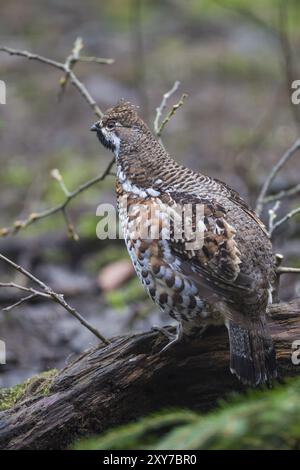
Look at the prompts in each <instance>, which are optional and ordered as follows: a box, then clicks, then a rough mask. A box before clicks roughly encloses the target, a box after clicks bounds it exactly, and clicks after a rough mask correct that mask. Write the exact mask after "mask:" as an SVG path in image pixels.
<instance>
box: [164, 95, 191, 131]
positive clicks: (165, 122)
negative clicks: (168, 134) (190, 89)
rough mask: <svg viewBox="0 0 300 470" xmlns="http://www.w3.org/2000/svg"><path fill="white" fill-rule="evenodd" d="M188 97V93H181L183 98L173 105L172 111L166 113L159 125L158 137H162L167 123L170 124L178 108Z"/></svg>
mask: <svg viewBox="0 0 300 470" xmlns="http://www.w3.org/2000/svg"><path fill="white" fill-rule="evenodd" d="M186 97H187V94H186V93H183V94H182V95H181V98H180V100H179V101H178V103H176V104H174V105H173V106H172V108H171V109H170V111H169V112H168V114H167V115H166V117H165V118H164V119H163V121H162V123H161V124H160V126H159V129H158V132H157V137H161V134H162V132H163V130H164V128H165V126H166V124H168V122H169V121H170V119H171V118H172V117H173V116H174V115H175V114H176V112H177V110H178V109H179V108H180V107H181V106H182V105H183V103H184V100H185V98H186Z"/></svg>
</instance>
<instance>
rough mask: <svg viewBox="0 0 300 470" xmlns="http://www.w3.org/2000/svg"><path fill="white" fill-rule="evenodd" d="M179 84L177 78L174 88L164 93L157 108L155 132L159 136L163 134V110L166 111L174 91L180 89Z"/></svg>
mask: <svg viewBox="0 0 300 470" xmlns="http://www.w3.org/2000/svg"><path fill="white" fill-rule="evenodd" d="M179 85H180V82H179V81H178V80H177V81H176V82H175V83H174V85H173V86H172V88H171V89H170V90H169V91H167V92H166V93H165V94H164V95H163V98H162V100H161V103H160V105H159V107H158V108H156V116H155V119H154V132H155V134H156V135H157V136H158V137H159V136H160V134H161V132H160V120H161V118H162V115H163V112H164V110H165V108H166V106H167V102H168V99H169V98H170V97H171V96H172V95H174V93H175V92H176V91H177V90H178V88H179Z"/></svg>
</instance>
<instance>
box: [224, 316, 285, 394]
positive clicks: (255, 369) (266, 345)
mask: <svg viewBox="0 0 300 470" xmlns="http://www.w3.org/2000/svg"><path fill="white" fill-rule="evenodd" d="M239 320H241V315H234V316H233V317H232V318H231V319H230V320H228V322H227V324H226V326H227V329H228V333H229V342H230V370H231V372H232V373H233V374H235V375H236V376H237V377H238V378H239V379H240V380H241V381H242V382H243V383H244V384H247V385H251V386H252V387H255V386H257V385H260V384H263V383H270V382H271V381H272V379H274V378H276V377H277V368H276V353H275V349H274V345H273V341H272V338H271V336H270V333H269V331H268V327H267V324H266V319H265V316H262V317H260V318H257V319H255V320H252V321H251V323H250V324H248V323H247V324H246V325H245V324H243V322H242V321H239Z"/></svg>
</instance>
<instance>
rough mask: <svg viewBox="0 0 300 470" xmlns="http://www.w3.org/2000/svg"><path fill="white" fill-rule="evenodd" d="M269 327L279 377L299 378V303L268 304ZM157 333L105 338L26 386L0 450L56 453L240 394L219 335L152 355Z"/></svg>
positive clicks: (0, 432)
mask: <svg viewBox="0 0 300 470" xmlns="http://www.w3.org/2000/svg"><path fill="white" fill-rule="evenodd" d="M269 323H270V328H271V332H272V336H273V339H274V341H275V346H276V351H277V357H278V365H279V373H280V376H281V377H282V378H284V377H288V376H292V375H296V374H299V373H300V365H299V366H297V365H293V364H292V361H291V353H292V349H291V348H292V342H293V341H294V340H299V339H300V298H298V299H295V300H293V301H292V302H289V303H281V304H274V305H272V306H270V309H269ZM165 342H166V338H165V337H164V336H163V335H162V334H161V333H159V332H157V331H150V332H146V333H140V334H135V335H130V336H123V337H117V338H113V339H112V342H111V344H110V345H109V346H99V347H97V348H94V349H91V350H89V351H87V352H85V353H84V354H82V355H81V356H80V357H79V358H78V359H77V360H76V361H75V362H73V363H72V364H70V365H68V366H67V367H66V368H65V369H63V370H61V371H59V372H57V373H55V374H50V376H49V375H46V377H41V378H39V379H37V380H34V381H30V382H29V385H28V386H27V387H25V388H26V389H25V391H24V393H22V394H20V396H19V397H18V400H17V401H16V402H15V403H14V406H13V407H12V408H9V409H7V410H5V411H2V412H0V448H1V449H62V448H67V447H69V446H71V445H72V443H73V442H74V441H75V440H76V439H77V438H79V437H81V436H87V435H90V434H95V433H98V434H99V433H101V432H103V431H104V430H106V429H108V428H111V427H113V426H115V425H119V424H122V423H126V422H129V421H131V420H134V419H136V418H138V417H140V416H144V415H146V414H148V413H149V412H153V411H156V410H160V409H163V408H170V407H188V408H193V409H198V410H208V409H211V408H212V407H214V406H215V404H216V402H217V400H218V399H220V398H225V397H226V396H228V395H229V394H230V393H232V392H237V391H238V392H242V391H243V390H245V387H244V386H243V385H242V384H241V383H240V382H239V381H238V380H237V379H236V378H235V377H234V376H233V375H231V373H230V371H229V345H228V338H227V332H226V330H225V329H224V328H211V329H209V330H208V331H207V332H206V334H205V335H204V336H203V338H202V339H201V341H200V342H198V344H193V345H184V344H182V345H179V346H178V347H176V348H174V349H173V350H169V351H166V352H165V353H163V354H158V353H157V352H158V351H159V350H161V348H162V347H163V346H164V345H165Z"/></svg>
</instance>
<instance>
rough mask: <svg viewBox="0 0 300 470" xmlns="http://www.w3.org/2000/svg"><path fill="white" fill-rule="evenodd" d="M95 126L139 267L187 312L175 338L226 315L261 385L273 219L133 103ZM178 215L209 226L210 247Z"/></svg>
mask: <svg viewBox="0 0 300 470" xmlns="http://www.w3.org/2000/svg"><path fill="white" fill-rule="evenodd" d="M92 130H95V131H96V132H97V135H98V138H99V140H100V141H101V142H102V143H103V145H105V146H106V147H109V148H110V149H111V150H113V151H114V153H115V155H116V162H117V185H116V191H117V197H118V204H119V213H120V219H121V222H122V225H123V230H124V236H125V241H126V244H127V248H128V251H129V254H130V256H131V258H132V261H133V263H134V266H135V269H136V272H137V274H138V276H139V278H140V280H141V282H142V284H143V285H144V287H145V289H146V290H147V291H148V293H149V295H150V296H151V298H152V299H153V300H154V301H155V302H156V303H157V304H158V305H159V306H160V308H161V309H162V310H164V311H167V312H168V313H169V314H170V315H171V316H172V317H173V318H175V319H176V320H178V334H177V336H176V337H175V338H173V340H172V341H171V342H170V344H172V343H173V342H174V341H177V340H178V339H180V338H181V337H182V336H184V337H185V338H186V339H189V338H195V337H197V336H199V337H200V335H201V333H202V332H203V330H204V329H205V328H206V327H207V326H209V325H210V324H225V325H226V327H227V329H228V333H229V340H230V350H231V362H230V368H231V370H232V372H233V373H235V374H236V375H237V376H238V377H239V378H240V379H241V380H242V381H243V382H245V383H248V384H251V385H257V384H260V383H264V382H268V381H270V380H271V379H272V378H274V377H275V376H276V364H275V352H274V349H273V345H272V341H271V338H270V335H269V332H268V328H267V324H266V316H265V313H266V308H267V304H268V301H269V300H270V292H271V286H272V282H273V279H274V258H273V254H272V247H271V243H270V240H269V238H268V235H267V232H266V229H265V227H264V225H263V223H262V222H261V221H260V219H259V218H258V216H257V215H256V214H255V213H254V212H253V211H252V210H251V209H250V208H249V207H248V206H247V204H246V203H245V202H244V200H243V199H242V198H241V197H240V196H239V194H238V193H237V192H235V191H234V190H233V189H231V188H230V187H228V186H227V185H226V184H225V183H223V182H221V181H219V180H217V179H214V178H210V177H208V176H204V175H202V174H200V173H196V172H194V171H192V170H190V169H188V168H185V167H183V166H181V165H179V164H178V163H176V162H175V161H174V160H173V159H172V158H171V157H170V156H169V155H168V154H167V152H166V151H165V150H164V149H163V148H162V147H161V146H160V144H159V143H158V141H157V139H156V138H155V137H154V136H153V134H152V133H151V131H150V130H149V128H148V127H147V126H146V124H145V123H144V122H143V121H142V119H141V118H140V117H139V116H138V114H137V112H136V109H135V108H134V107H133V106H132V105H131V104H130V103H127V102H124V101H121V102H119V103H118V104H117V105H116V106H115V107H114V108H111V109H109V110H108V111H107V112H106V113H105V116H104V117H103V118H102V120H101V121H99V122H97V123H96V124H95V125H94V126H93V128H92ZM189 206H191V207H192V210H191V212H188V210H189V209H188V208H189ZM196 207H201V208H202V210H203V214H202V219H201V223H200V225H199V223H198V221H197V218H196V215H195V210H194V208H196ZM182 208H183V210H184V215H183V216H181V215H178V214H179V213H180V211H179V209H182ZM178 217H181V219H180V220H182V217H186V219H184V220H188V221H189V223H190V226H191V227H192V229H193V234H194V235H193V236H194V237H195V234H196V233H197V234H198V232H199V234H201V235H202V239H201V242H202V245H201V246H198V245H197V246H196V245H195V247H194V248H187V247H188V246H189V247H190V245H189V244H188V243H190V242H191V240H192V241H193V239H191V238H189V237H187V236H186V233H183V234H181V235H182V236H181V237H178V236H175V228H174V227H175V222H176V220H177V221H178ZM170 220H171V224H170ZM141 227H142V228H143V230H144V232H145V233H144V232H143V235H141V231H140V229H141ZM193 246H194V245H193Z"/></svg>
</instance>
